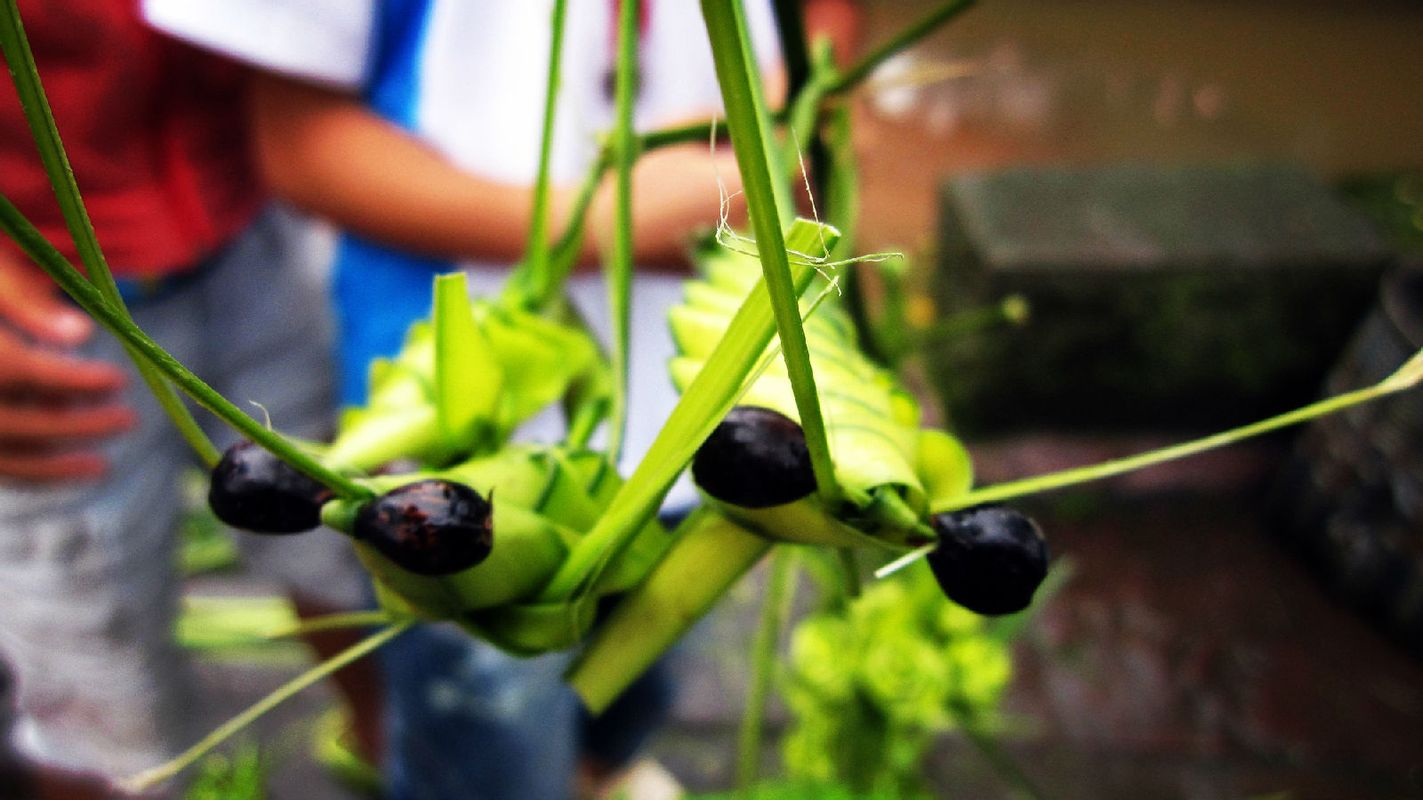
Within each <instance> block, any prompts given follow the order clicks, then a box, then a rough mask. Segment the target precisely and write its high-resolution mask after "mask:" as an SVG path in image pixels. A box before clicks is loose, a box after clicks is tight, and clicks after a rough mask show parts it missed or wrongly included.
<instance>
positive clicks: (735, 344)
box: [541, 219, 839, 599]
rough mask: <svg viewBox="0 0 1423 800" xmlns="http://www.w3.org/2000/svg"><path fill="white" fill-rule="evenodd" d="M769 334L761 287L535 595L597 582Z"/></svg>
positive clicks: (728, 400) (804, 229) (810, 247)
mask: <svg viewBox="0 0 1423 800" xmlns="http://www.w3.org/2000/svg"><path fill="white" fill-rule="evenodd" d="M838 237H839V232H838V231H836V230H835V229H834V228H831V227H829V226H826V225H821V224H820V223H816V222H811V221H809V220H804V219H798V220H796V221H795V222H794V223H793V224H792V225H791V228H790V230H789V231H788V232H787V235H786V242H787V244H788V246H789V247H791V248H792V249H795V250H797V251H801V252H819V251H820V248H821V247H822V245H823V246H824V247H826V248H829V247H834V243H835V241H836V239H837V238H838ZM792 267H793V270H792V271H793V277H794V279H795V285H796V288H797V290H798V291H800V290H803V289H804V288H805V286H806V284H807V283H808V282H809V281H810V278H811V276H812V275H813V274H815V270H814V268H812V267H811V266H810V265H809V264H805V263H799V262H798V263H795V264H793V265H792ZM774 330H775V320H774V319H773V317H772V314H771V301H770V296H769V295H768V294H767V292H766V287H765V284H764V282H761V283H758V284H757V285H756V288H755V289H753V290H752V291H751V293H750V294H749V295H748V296H747V298H746V301H745V302H744V303H743V304H742V306H741V309H740V310H739V311H737V313H736V315H735V316H734V317H733V318H732V321H731V324H730V325H729V326H728V328H727V330H726V334H725V335H724V336H723V337H722V339H721V342H720V344H718V345H717V347H716V349H715V350H714V351H713V352H712V355H711V357H710V358H708V359H707V366H706V368H705V369H703V370H702V371H701V372H700V373H699V374H698V375H697V377H696V379H695V380H694V381H693V382H692V385H691V386H690V387H689V388H688V389H687V391H686V392H685V393H684V394H683V395H682V398H681V400H679V401H678V402H677V405H676V406H675V407H674V408H673V409H672V413H671V415H670V416H669V417H668V418H667V422H666V423H665V424H664V425H663V426H662V430H661V431H659V432H658V434H657V438H656V439H654V440H653V442H652V446H651V447H649V448H648V451H647V455H646V456H645V457H644V458H643V459H642V461H641V462H640V463H639V464H638V466H637V468H636V469H635V470H634V471H633V474H632V476H631V477H630V478H629V479H628V482H627V483H625V484H624V485H623V487H622V488H621V489H620V490H619V491H618V494H617V496H616V497H614V498H613V502H612V504H611V505H610V506H609V507H608V510H607V511H606V512H605V513H604V514H603V516H602V518H601V519H599V520H598V524H597V525H595V526H594V527H593V530H591V531H589V533H588V535H587V536H585V537H584V539H583V541H582V542H580V543H579V544H578V546H577V547H576V548H574V551H573V553H572V554H571V555H570V556H569V558H568V561H566V562H565V563H564V566H563V568H561V569H560V570H559V572H558V574H557V575H556V576H554V579H553V580H552V581H550V582H549V585H548V586H547V587H545V588H544V590H543V592H542V593H541V595H542V596H543V597H544V598H546V599H560V598H565V597H569V596H571V595H572V594H573V593H574V592H576V591H578V590H579V589H580V588H582V587H584V586H586V585H588V584H589V583H590V582H591V581H592V580H596V578H597V574H598V572H599V570H600V569H601V568H602V566H603V565H604V564H605V563H607V561H608V560H610V559H613V558H615V557H616V556H617V555H618V554H619V553H620V552H621V550H622V548H623V546H624V545H626V544H627V542H628V541H629V540H630V539H631V538H632V537H633V536H635V535H636V534H637V532H638V530H639V529H640V528H641V526H642V524H643V523H644V522H646V521H647V520H648V519H650V518H651V517H652V515H653V513H655V512H656V510H657V506H658V504H659V503H661V501H662V498H663V496H664V495H666V493H667V490H668V488H670V487H671V486H672V483H673V481H675V480H676V479H677V476H678V475H680V474H681V473H682V470H683V469H685V468H686V466H687V464H688V462H690V461H691V460H692V455H693V454H694V453H695V452H696V450H697V448H698V447H700V446H701V444H702V442H703V441H705V440H706V438H707V436H708V435H710V434H711V431H712V429H713V428H715V427H716V425H717V423H718V422H720V421H721V419H722V417H724V416H726V412H727V411H728V410H730V408H731V404H732V403H733V402H734V401H735V399H736V397H737V395H738V394H740V392H741V386H742V383H743V382H744V381H745V380H746V376H747V375H749V374H750V372H751V370H752V369H753V368H754V367H755V365H756V363H757V362H758V361H759V358H760V355H761V353H762V352H763V351H764V350H765V348H766V345H767V344H768V343H769V342H770V341H771V335H772V333H773V332H774Z"/></svg>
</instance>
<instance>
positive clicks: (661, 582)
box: [567, 508, 771, 713]
mask: <svg viewBox="0 0 1423 800" xmlns="http://www.w3.org/2000/svg"><path fill="white" fill-rule="evenodd" d="M770 547H771V543H770V541H769V540H767V539H765V538H762V537H760V536H757V535H755V534H753V533H749V532H747V531H746V530H744V529H742V528H741V527H739V526H738V525H736V524H735V523H733V522H731V521H729V520H727V519H726V518H725V517H722V516H721V515H719V514H717V513H716V512H714V511H711V510H710V509H707V508H699V509H697V510H696V511H694V512H692V514H691V516H689V517H687V519H686V520H685V521H684V522H683V523H682V525H681V526H679V529H678V536H677V543H676V544H675V545H674V546H673V547H672V549H670V550H668V551H667V554H666V555H665V556H664V557H663V558H662V560H661V561H659V562H657V564H656V565H655V566H654V567H653V568H652V571H651V572H649V573H648V575H647V577H646V578H644V579H643V580H642V582H641V583H639V584H638V585H637V586H636V587H635V588H634V589H633V590H632V591H630V592H628V594H627V595H626V596H625V597H623V598H622V599H621V600H619V601H618V605H617V606H616V607H615V608H614V610H613V613H612V615H610V616H609V617H608V619H607V620H606V621H604V622H603V623H602V625H601V626H600V627H599V628H598V629H597V630H596V632H595V633H594V636H593V639H592V641H590V642H589V643H588V646H587V647H585V648H584V649H583V651H582V652H581V653H579V654H578V658H577V659H576V660H575V661H574V663H573V665H572V666H571V667H570V668H569V672H568V676H567V680H568V684H569V686H571V687H573V690H574V691H575V692H577V693H578V696H579V698H581V699H582V700H583V703H584V705H586V706H588V708H589V709H591V710H592V711H593V712H594V713H597V712H599V711H601V710H602V709H604V708H607V706H608V704H609V703H611V702H612V701H613V700H614V699H615V698H617V696H618V695H619V694H621V693H622V691H623V689H625V688H627V685H628V684H629V683H630V682H632V680H633V679H634V678H636V677H637V676H638V675H641V674H642V673H643V671H644V670H646V669H647V667H649V666H650V665H651V664H652V662H654V661H656V660H657V657H658V656H660V655H661V654H662V653H664V652H666V650H667V648H668V647H670V646H671V645H672V643H673V642H675V641H677V640H678V639H679V638H681V636H682V634H684V633H686V631H687V629H688V628H690V627H691V626H692V625H693V624H694V623H695V622H696V621H697V620H699V619H701V618H702V616H704V615H705V614H706V613H707V611H708V610H709V609H710V608H711V607H712V606H713V605H715V604H716V602H717V601H718V600H720V599H721V597H722V595H723V594H724V593H725V592H726V590H727V589H729V588H731V586H732V585H733V584H735V583H736V581H738V580H740V578H741V576H742V575H745V574H746V571H747V570H749V569H751V567H752V566H754V565H755V564H756V562H757V561H759V560H761V556H763V555H765V553H766V551H767V550H769V549H770Z"/></svg>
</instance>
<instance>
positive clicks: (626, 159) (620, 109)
mask: <svg viewBox="0 0 1423 800" xmlns="http://www.w3.org/2000/svg"><path fill="white" fill-rule="evenodd" d="M617 7H618V62H617V63H618V68H617V82H616V86H615V93H616V95H615V101H614V108H615V114H616V124H615V125H614V127H613V136H612V141H611V147H612V154H613V166H614V168H615V169H616V171H617V173H616V174H617V183H616V187H615V191H614V195H613V239H612V241H611V242H610V247H609V249H608V257H607V263H606V265H605V268H604V275H605V277H606V279H607V289H608V312H609V314H610V316H611V317H612V323H613V347H612V353H611V354H610V356H611V358H610V360H611V361H612V368H613V387H612V388H613V392H612V408H611V409H610V412H609V415H608V457H609V459H611V460H612V462H613V463H615V464H616V463H617V462H618V459H619V458H621V457H622V450H623V438H624V436H625V434H626V432H627V402H628V401H627V396H628V358H629V356H630V348H631V339H632V335H631V327H632V306H631V300H632V270H633V263H632V262H633V236H632V226H633V219H632V169H633V163H634V162H635V161H637V136H636V133H635V132H634V131H633V127H632V125H633V106H634V103H636V101H637V90H638V87H637V84H638V81H639V78H638V74H637V45H638V41H637V40H638V34H639V30H638V21H639V17H640V12H641V9H642V3H641V2H640V0H621V2H619V3H618V4H617Z"/></svg>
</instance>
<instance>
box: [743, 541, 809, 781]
mask: <svg viewBox="0 0 1423 800" xmlns="http://www.w3.org/2000/svg"><path fill="white" fill-rule="evenodd" d="M794 578H795V551H793V550H790V549H789V548H785V547H780V548H777V549H776V551H775V552H774V553H773V554H772V556H771V572H770V575H768V576H767V577H766V590H765V593H764V594H763V595H762V597H761V620H760V623H759V624H758V625H757V628H756V639H755V641H754V642H753V643H752V645H751V676H750V679H749V681H748V682H747V685H746V708H745V709H744V711H743V712H742V715H741V726H740V729H739V730H738V731H737V737H736V752H737V756H736V788H737V790H738V791H741V792H743V793H745V792H748V791H750V789H751V786H752V784H754V783H755V782H756V774H757V772H758V771H759V767H760V765H761V741H762V738H763V736H762V734H763V732H764V731H765V727H766V704H767V700H768V699H769V697H770V694H771V678H772V673H773V672H774V671H775V666H776V648H777V645H778V644H780V641H781V629H782V628H784V627H785V621H786V616H787V614H788V612H789V608H788V606H789V603H788V602H787V601H788V598H789V596H790V594H791V592H792V590H793V588H794Z"/></svg>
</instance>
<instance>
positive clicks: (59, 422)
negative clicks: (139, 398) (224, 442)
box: [0, 253, 134, 481]
mask: <svg viewBox="0 0 1423 800" xmlns="http://www.w3.org/2000/svg"><path fill="white" fill-rule="evenodd" d="M93 332H94V325H93V323H92V322H91V321H90V320H89V318H88V317H86V316H84V314H83V313H81V312H79V311H78V310H76V309H74V308H71V307H70V306H68V305H66V304H65V302H64V301H63V299H62V298H61V297H60V296H59V294H58V292H57V290H56V289H55V287H54V286H53V285H52V284H50V282H49V281H48V280H47V279H46V278H45V277H44V276H43V275H41V274H39V273H38V272H37V271H35V270H33V269H31V268H29V267H27V266H26V265H25V264H22V263H20V262H19V261H18V260H17V259H15V258H14V257H12V256H10V255H8V254H4V253H0V478H17V479H22V480H32V481H61V480H66V479H72V478H92V477H98V476H99V475H102V474H103V473H104V471H105V469H106V467H107V465H106V464H105V463H104V460H103V458H102V457H101V456H100V455H99V454H98V453H97V452H94V451H93V450H92V449H91V448H92V445H93V443H94V442H95V441H96V440H99V439H103V438H105V437H108V436H112V435H114V434H117V433H120V432H122V431H125V430H127V429H129V428H130V427H132V426H133V423H134V414H133V411H132V410H131V409H129V408H128V407H126V406H124V405H122V404H121V403H119V402H118V401H117V400H116V399H115V393H116V392H117V391H118V390H119V389H121V388H122V387H123V385H124V383H125V377H124V372H123V371H122V370H120V369H119V368H118V367H117V366H115V365H113V364H110V363H108V362H105V361H93V360H88V359H81V358H77V357H75V356H73V355H70V354H69V353H68V352H66V351H68V350H69V349H70V348H73V347H75V346H77V345H79V344H82V343H83V342H84V341H86V340H87V339H88V338H89V337H90V336H91V335H93Z"/></svg>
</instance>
